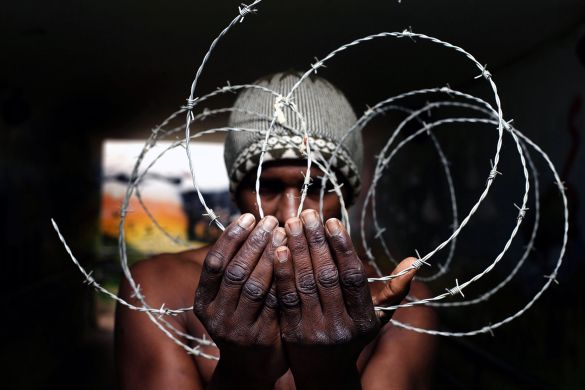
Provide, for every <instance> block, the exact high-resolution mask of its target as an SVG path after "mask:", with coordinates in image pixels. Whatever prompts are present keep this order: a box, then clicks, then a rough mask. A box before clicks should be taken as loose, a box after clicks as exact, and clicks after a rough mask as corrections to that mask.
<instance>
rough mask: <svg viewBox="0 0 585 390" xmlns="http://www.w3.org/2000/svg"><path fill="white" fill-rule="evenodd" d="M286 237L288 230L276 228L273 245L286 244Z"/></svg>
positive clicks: (273, 234) (273, 233)
mask: <svg viewBox="0 0 585 390" xmlns="http://www.w3.org/2000/svg"><path fill="white" fill-rule="evenodd" d="M285 239H286V232H285V231H284V229H283V228H280V227H279V228H276V229H274V231H273V232H272V245H274V246H280V245H284V240H285Z"/></svg>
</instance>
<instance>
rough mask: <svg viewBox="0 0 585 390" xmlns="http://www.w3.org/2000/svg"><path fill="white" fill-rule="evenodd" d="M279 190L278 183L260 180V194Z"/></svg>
mask: <svg viewBox="0 0 585 390" xmlns="http://www.w3.org/2000/svg"><path fill="white" fill-rule="evenodd" d="M279 191H280V185H279V184H278V183H275V182H271V181H262V180H261V181H260V194H261V195H262V194H264V195H270V194H276V193H278V192H279Z"/></svg>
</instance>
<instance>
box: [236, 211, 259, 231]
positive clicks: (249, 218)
mask: <svg viewBox="0 0 585 390" xmlns="http://www.w3.org/2000/svg"><path fill="white" fill-rule="evenodd" d="M255 221H256V218H254V216H253V215H252V214H249V213H246V214H244V215H242V216H240V218H239V219H238V225H240V227H243V228H244V229H247V228H249V227H250V226H252V224H253V223H254V222H255Z"/></svg>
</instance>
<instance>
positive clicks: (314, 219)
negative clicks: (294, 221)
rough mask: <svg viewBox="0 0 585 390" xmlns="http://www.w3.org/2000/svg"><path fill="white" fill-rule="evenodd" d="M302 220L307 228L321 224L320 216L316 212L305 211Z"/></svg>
mask: <svg viewBox="0 0 585 390" xmlns="http://www.w3.org/2000/svg"><path fill="white" fill-rule="evenodd" d="M301 219H302V220H303V223H304V224H305V225H306V226H309V227H314V226H316V225H317V224H319V215H318V214H317V212H316V211H315V210H305V211H303V213H302V214H301Z"/></svg>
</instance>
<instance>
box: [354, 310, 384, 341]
mask: <svg viewBox="0 0 585 390" xmlns="http://www.w3.org/2000/svg"><path fill="white" fill-rule="evenodd" d="M354 323H355V328H356V333H357V334H358V335H359V336H361V337H366V338H370V337H372V336H374V335H375V334H376V333H377V332H378V329H379V328H380V323H379V321H378V320H377V319H376V316H375V314H374V315H373V316H368V318H364V319H362V320H357V321H355V322H354Z"/></svg>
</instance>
